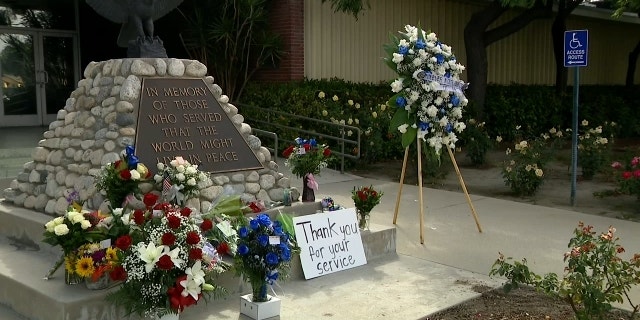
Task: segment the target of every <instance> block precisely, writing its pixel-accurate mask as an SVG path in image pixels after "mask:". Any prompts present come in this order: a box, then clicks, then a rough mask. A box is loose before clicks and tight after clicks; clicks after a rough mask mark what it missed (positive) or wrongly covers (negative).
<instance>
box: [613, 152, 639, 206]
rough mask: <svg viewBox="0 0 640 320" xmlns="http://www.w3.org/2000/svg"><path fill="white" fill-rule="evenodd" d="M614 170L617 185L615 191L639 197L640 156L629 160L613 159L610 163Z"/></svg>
mask: <svg viewBox="0 0 640 320" xmlns="http://www.w3.org/2000/svg"><path fill="white" fill-rule="evenodd" d="M611 167H612V168H613V169H614V170H615V173H616V181H617V183H618V187H617V188H616V191H617V192H619V193H623V194H629V195H635V196H636V197H637V198H638V199H640V157H637V156H636V157H633V158H631V160H627V161H623V163H621V162H619V161H615V162H613V163H612V164H611Z"/></svg>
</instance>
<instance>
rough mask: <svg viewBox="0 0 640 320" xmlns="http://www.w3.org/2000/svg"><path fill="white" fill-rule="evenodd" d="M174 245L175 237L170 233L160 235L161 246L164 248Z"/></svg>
mask: <svg viewBox="0 0 640 320" xmlns="http://www.w3.org/2000/svg"><path fill="white" fill-rule="evenodd" d="M175 243H176V236H175V235H174V234H173V233H171V232H167V233H165V234H163V235H162V244H163V245H165V246H172V245H174V244H175Z"/></svg>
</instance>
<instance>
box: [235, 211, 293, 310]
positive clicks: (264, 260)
mask: <svg viewBox="0 0 640 320" xmlns="http://www.w3.org/2000/svg"><path fill="white" fill-rule="evenodd" d="M297 251H298V246H297V245H296V242H295V240H294V239H293V237H292V235H291V232H287V231H286V230H285V229H284V228H283V224H282V223H281V222H280V221H277V220H276V221H272V220H271V218H270V217H269V216H268V215H267V214H264V213H261V214H259V215H257V216H256V217H255V218H253V219H251V220H249V225H243V226H240V227H239V228H238V250H237V254H236V255H235V269H236V271H237V273H238V274H240V275H241V276H242V278H243V279H245V280H248V281H249V282H250V283H251V288H252V290H253V296H252V301H254V302H264V301H267V300H268V296H267V285H268V284H273V282H274V281H276V280H278V278H285V277H286V276H287V275H288V271H289V269H290V267H291V266H290V262H291V256H292V255H293V254H294V253H296V252H297Z"/></svg>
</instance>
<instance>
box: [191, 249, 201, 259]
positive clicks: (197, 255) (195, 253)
mask: <svg viewBox="0 0 640 320" xmlns="http://www.w3.org/2000/svg"><path fill="white" fill-rule="evenodd" d="M189 260H202V249H200V248H193V249H191V250H189Z"/></svg>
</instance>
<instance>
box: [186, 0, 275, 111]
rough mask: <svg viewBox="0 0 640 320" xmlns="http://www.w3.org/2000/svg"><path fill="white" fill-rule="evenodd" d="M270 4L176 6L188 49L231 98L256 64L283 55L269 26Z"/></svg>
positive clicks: (227, 1)
mask: <svg viewBox="0 0 640 320" xmlns="http://www.w3.org/2000/svg"><path fill="white" fill-rule="evenodd" d="M269 4H270V0H248V1H234V0H224V1H198V0H193V1H190V2H187V3H184V5H183V6H181V7H180V9H179V10H180V13H181V14H182V16H183V17H184V19H185V20H186V22H187V26H186V28H185V31H184V32H183V33H182V34H180V38H181V40H182V43H183V45H184V47H185V49H186V50H187V53H188V54H189V56H190V58H191V59H197V60H199V61H200V62H202V63H204V64H205V65H206V66H207V69H208V70H209V72H210V73H211V74H212V75H213V76H214V77H215V78H216V81H217V83H218V84H219V85H220V86H222V87H223V88H224V90H225V92H226V93H227V95H228V96H229V97H230V98H231V99H232V100H235V99H237V98H238V97H239V96H240V95H242V91H243V90H244V88H245V86H246V84H247V83H248V81H249V79H251V77H252V76H253V74H254V73H255V72H256V71H257V70H258V69H259V68H261V67H263V66H266V65H272V66H275V65H277V63H278V61H279V60H280V58H281V57H282V55H283V52H282V49H281V48H282V43H281V39H280V37H279V36H278V35H276V34H274V33H273V32H271V31H269V28H268V13H269ZM212 12H215V13H216V14H215V15H211V14H210V13H212Z"/></svg>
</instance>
